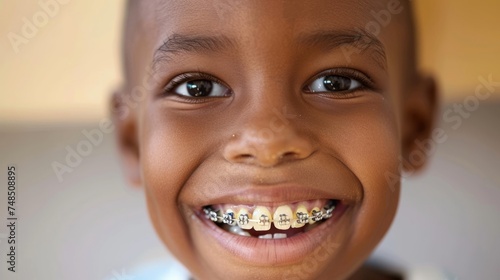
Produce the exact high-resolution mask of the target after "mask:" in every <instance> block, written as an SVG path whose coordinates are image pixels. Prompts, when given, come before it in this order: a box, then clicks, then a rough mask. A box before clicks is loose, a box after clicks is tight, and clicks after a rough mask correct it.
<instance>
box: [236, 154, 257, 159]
mask: <svg viewBox="0 0 500 280" xmlns="http://www.w3.org/2000/svg"><path fill="white" fill-rule="evenodd" d="M238 157H239V158H240V159H249V158H252V157H253V156H252V155H251V154H242V155H239V156H238Z"/></svg>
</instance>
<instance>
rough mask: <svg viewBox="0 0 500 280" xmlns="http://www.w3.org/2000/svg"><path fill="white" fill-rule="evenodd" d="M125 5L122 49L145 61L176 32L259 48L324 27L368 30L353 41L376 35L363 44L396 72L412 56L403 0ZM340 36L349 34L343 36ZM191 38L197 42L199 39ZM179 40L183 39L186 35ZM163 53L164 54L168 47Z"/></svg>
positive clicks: (204, 0) (285, 43) (200, 0)
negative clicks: (395, 64) (125, 36)
mask: <svg viewBox="0 0 500 280" xmlns="http://www.w3.org/2000/svg"><path fill="white" fill-rule="evenodd" d="M129 9H131V11H129V20H128V21H127V24H129V25H133V28H130V27H129V28H127V29H128V30H130V29H133V30H134V32H133V33H134V35H132V36H129V37H135V40H129V41H134V42H135V44H126V46H125V47H126V51H127V52H132V53H134V54H136V53H142V57H141V58H140V59H141V60H149V62H151V63H153V62H154V61H155V59H156V60H157V55H158V50H161V49H162V45H164V43H165V42H166V41H167V40H169V39H172V38H173V37H176V38H178V39H179V38H182V37H179V36H177V35H179V34H181V35H189V36H197V37H209V36H210V37H212V38H213V37H214V35H217V37H218V38H219V39H222V40H218V41H213V40H212V41H210V40H209V41H204V42H202V43H201V46H202V47H203V45H205V46H206V47H208V48H210V47H212V46H213V44H215V43H219V42H221V41H227V42H228V43H235V42H236V44H232V45H233V47H234V46H240V47H241V46H244V47H246V48H247V49H254V50H257V49H260V50H264V51H265V50H271V49H270V48H271V47H273V46H274V47H276V46H278V47H279V48H280V49H281V51H283V50H286V49H287V48H289V47H290V46H291V45H292V44H293V43H295V42H296V41H297V40H298V38H299V37H301V36H299V35H301V34H314V33H321V32H324V31H331V32H334V33H335V32H337V33H339V32H340V31H342V32H340V33H341V34H340V35H346V34H347V35H351V37H355V36H362V35H363V33H364V35H372V36H365V37H363V38H360V39H361V40H358V43H361V44H358V45H357V46H358V47H360V46H361V47H363V46H362V44H363V43H365V44H366V43H369V42H370V40H372V39H376V40H372V43H377V42H380V44H378V46H377V44H369V45H370V46H371V47H373V48H371V49H372V51H374V52H375V53H379V54H380V53H381V52H382V51H383V52H384V55H385V53H388V54H389V55H390V56H391V57H389V60H393V61H397V62H398V63H399V64H400V65H399V66H398V67H396V68H399V69H397V70H396V71H397V72H401V70H406V69H405V68H407V67H404V66H402V65H403V64H410V63H411V60H412V59H413V52H412V48H413V44H414V42H413V40H412V34H411V29H410V25H411V17H410V14H411V12H410V5H409V4H408V1H406V0H315V1H303V0H275V1H268V0H253V1H243V0H169V1H165V0H151V1H132V2H131V3H130V5H129ZM129 21H130V22H133V23H132V24H131V23H130V22H129ZM127 33H130V31H129V32H127ZM129 35H130V34H129ZM302 37H304V36H302ZM337 37H338V36H337ZM188 39H191V37H190V38H188ZM226 39H229V40H226ZM338 39H339V38H337V41H336V42H334V43H338V41H339V40H338ZM344 39H347V40H352V38H350V39H348V38H346V37H345V36H344ZM358 39H359V38H358ZM340 40H342V39H340ZM181 41H182V40H181ZM171 42H172V41H171ZM177 42H180V41H179V40H177ZM192 42H194V43H196V44H198V45H200V42H199V41H192ZM182 43H184V45H186V44H185V43H186V41H184V42H182ZM266 44H267V45H266ZM178 45H180V44H178ZM228 45H229V44H228ZM354 45H356V44H354ZM163 47H165V46H163ZM377 47H378V48H377ZM130 48H132V49H134V50H133V51H131V50H130ZM137 49H140V50H143V52H137ZM164 49H165V48H164ZM167 49H168V48H167ZM164 54H165V57H167V55H168V53H164ZM401 56H404V57H403V59H402V57H401ZM136 59H139V58H138V57H136ZM384 60H385V57H384ZM378 63H380V59H379V61H378ZM134 64H136V65H137V63H134Z"/></svg>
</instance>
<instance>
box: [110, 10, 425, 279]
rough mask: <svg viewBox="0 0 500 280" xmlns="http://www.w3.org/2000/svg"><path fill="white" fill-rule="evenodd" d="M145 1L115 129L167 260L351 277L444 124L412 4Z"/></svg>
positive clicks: (247, 273) (241, 271) (199, 267)
mask: <svg viewBox="0 0 500 280" xmlns="http://www.w3.org/2000/svg"><path fill="white" fill-rule="evenodd" d="M138 2H139V1H136V2H133V3H132V4H130V6H131V7H129V17H128V21H127V33H126V40H125V41H126V45H125V47H126V49H125V64H126V85H125V86H124V89H123V91H122V92H120V93H118V94H116V95H115V106H117V108H118V109H119V110H116V112H115V113H116V115H115V120H116V122H117V125H118V128H119V136H120V143H121V147H122V151H123V155H124V158H125V162H126V167H127V174H128V175H129V177H130V179H131V181H133V182H134V183H135V184H138V185H142V186H144V188H145V191H146V197H147V202H148V207H149V212H150V215H151V218H152V221H153V224H154V226H155V228H156V230H157V232H158V234H159V236H160V237H161V239H162V240H163V241H164V243H165V244H166V245H167V247H168V249H169V250H170V251H171V252H172V253H173V254H174V255H175V256H176V257H177V258H178V259H179V260H180V261H181V262H182V263H183V264H184V265H185V266H186V267H187V268H188V269H189V270H190V271H191V272H192V273H193V274H194V276H195V277H197V278H198V279H229V277H230V278H231V279H342V278H344V277H346V276H347V275H348V274H350V273H352V271H353V270H354V269H356V267H358V266H359V265H360V264H361V263H362V262H363V260H364V259H365V258H366V257H367V256H368V255H369V254H370V252H371V251H372V250H373V248H374V247H375V245H376V244H377V243H378V242H379V241H380V239H381V238H382V236H383V235H384V234H385V232H386V231H387V229H388V228H389V225H390V224H391V222H392V219H393V217H394V214H395V211H396V208H397V203H398V197H399V181H398V180H397V178H396V181H395V177H394V176H397V175H398V174H400V160H401V157H403V158H404V157H406V155H407V154H408V153H409V152H410V151H411V150H412V149H413V146H414V145H412V144H411V143H412V142H413V140H415V139H417V138H424V137H426V135H427V134H428V131H429V128H430V122H431V119H432V117H431V115H432V108H433V107H432V105H433V98H432V96H433V92H432V90H431V89H432V87H429V86H425V85H424V86H422V84H425V83H423V82H422V81H423V80H422V79H421V78H420V77H419V76H418V75H417V73H416V71H415V68H414V67H415V66H414V54H413V49H412V48H413V46H412V44H413V41H412V34H411V28H410V22H411V19H410V11H409V9H410V7H409V6H408V4H406V2H405V1H402V2H400V1H397V0H391V1H352V0H318V1H207V0H203V1H185V0H182V1H159V0H158V1H156V0H154V1H153V0H152V1H148V2H147V3H145V2H141V4H138ZM410 101H411V102H410ZM403 127H404V129H403Z"/></svg>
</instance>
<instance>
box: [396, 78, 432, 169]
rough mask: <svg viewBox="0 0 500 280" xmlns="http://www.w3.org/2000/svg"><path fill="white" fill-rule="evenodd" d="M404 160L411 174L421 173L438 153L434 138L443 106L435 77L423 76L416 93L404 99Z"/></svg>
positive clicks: (417, 83)
mask: <svg viewBox="0 0 500 280" xmlns="http://www.w3.org/2000/svg"><path fill="white" fill-rule="evenodd" d="M402 103H403V104H402V105H403V106H402V108H403V115H402V116H403V129H402V140H403V142H402V156H403V159H404V161H403V168H404V170H405V171H407V172H410V173H412V172H414V171H419V170H421V169H422V167H423V166H424V165H425V164H426V162H427V160H428V158H429V157H430V156H431V154H432V153H434V151H435V148H436V147H435V145H436V143H435V142H434V141H433V139H432V138H431V133H432V130H433V127H434V121H435V117H436V112H437V109H438V105H439V98H438V90H437V85H436V81H435V80H434V78H433V77H430V76H427V77H424V76H421V75H419V77H418V79H417V80H416V83H415V84H414V85H413V87H412V90H410V92H408V93H407V95H406V96H404V97H403V100H402Z"/></svg>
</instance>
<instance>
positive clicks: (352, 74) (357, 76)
mask: <svg viewBox="0 0 500 280" xmlns="http://www.w3.org/2000/svg"><path fill="white" fill-rule="evenodd" d="M332 75H338V76H342V77H346V78H349V79H354V80H357V81H359V82H360V83H361V88H358V89H354V90H352V91H344V92H338V93H335V92H331V93H326V92H324V93H315V94H326V95H338V96H343V97H351V96H352V95H353V92H354V91H357V90H362V89H372V90H376V86H375V82H374V81H373V80H372V79H371V78H370V77H369V76H367V75H365V74H362V73H360V72H359V71H357V70H354V69H351V68H334V69H328V70H325V71H322V72H320V73H318V74H316V75H314V76H313V77H312V78H311V79H309V80H308V81H307V82H306V83H305V85H304V86H303V87H302V90H303V91H304V92H306V93H308V94H312V92H308V90H307V86H308V85H309V84H310V83H312V82H313V81H314V80H316V79H319V78H321V77H326V76H332ZM193 80H209V81H212V82H216V83H219V84H221V85H224V86H225V87H227V88H228V89H230V87H229V86H227V84H226V83H224V82H223V81H221V80H220V79H218V78H216V77H215V76H212V75H210V74H207V73H203V72H192V73H183V74H180V75H178V76H176V77H174V78H173V79H172V80H171V81H170V82H169V83H168V84H167V85H166V86H165V87H164V89H163V91H162V92H163V95H164V96H171V95H175V96H176V98H179V99H182V100H183V101H185V102H188V103H202V102H204V101H206V100H208V99H213V98H214V97H199V98H191V97H187V96H182V95H178V94H176V93H175V92H173V90H174V89H175V88H176V87H178V86H179V85H181V84H183V83H185V82H189V81H193Z"/></svg>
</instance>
